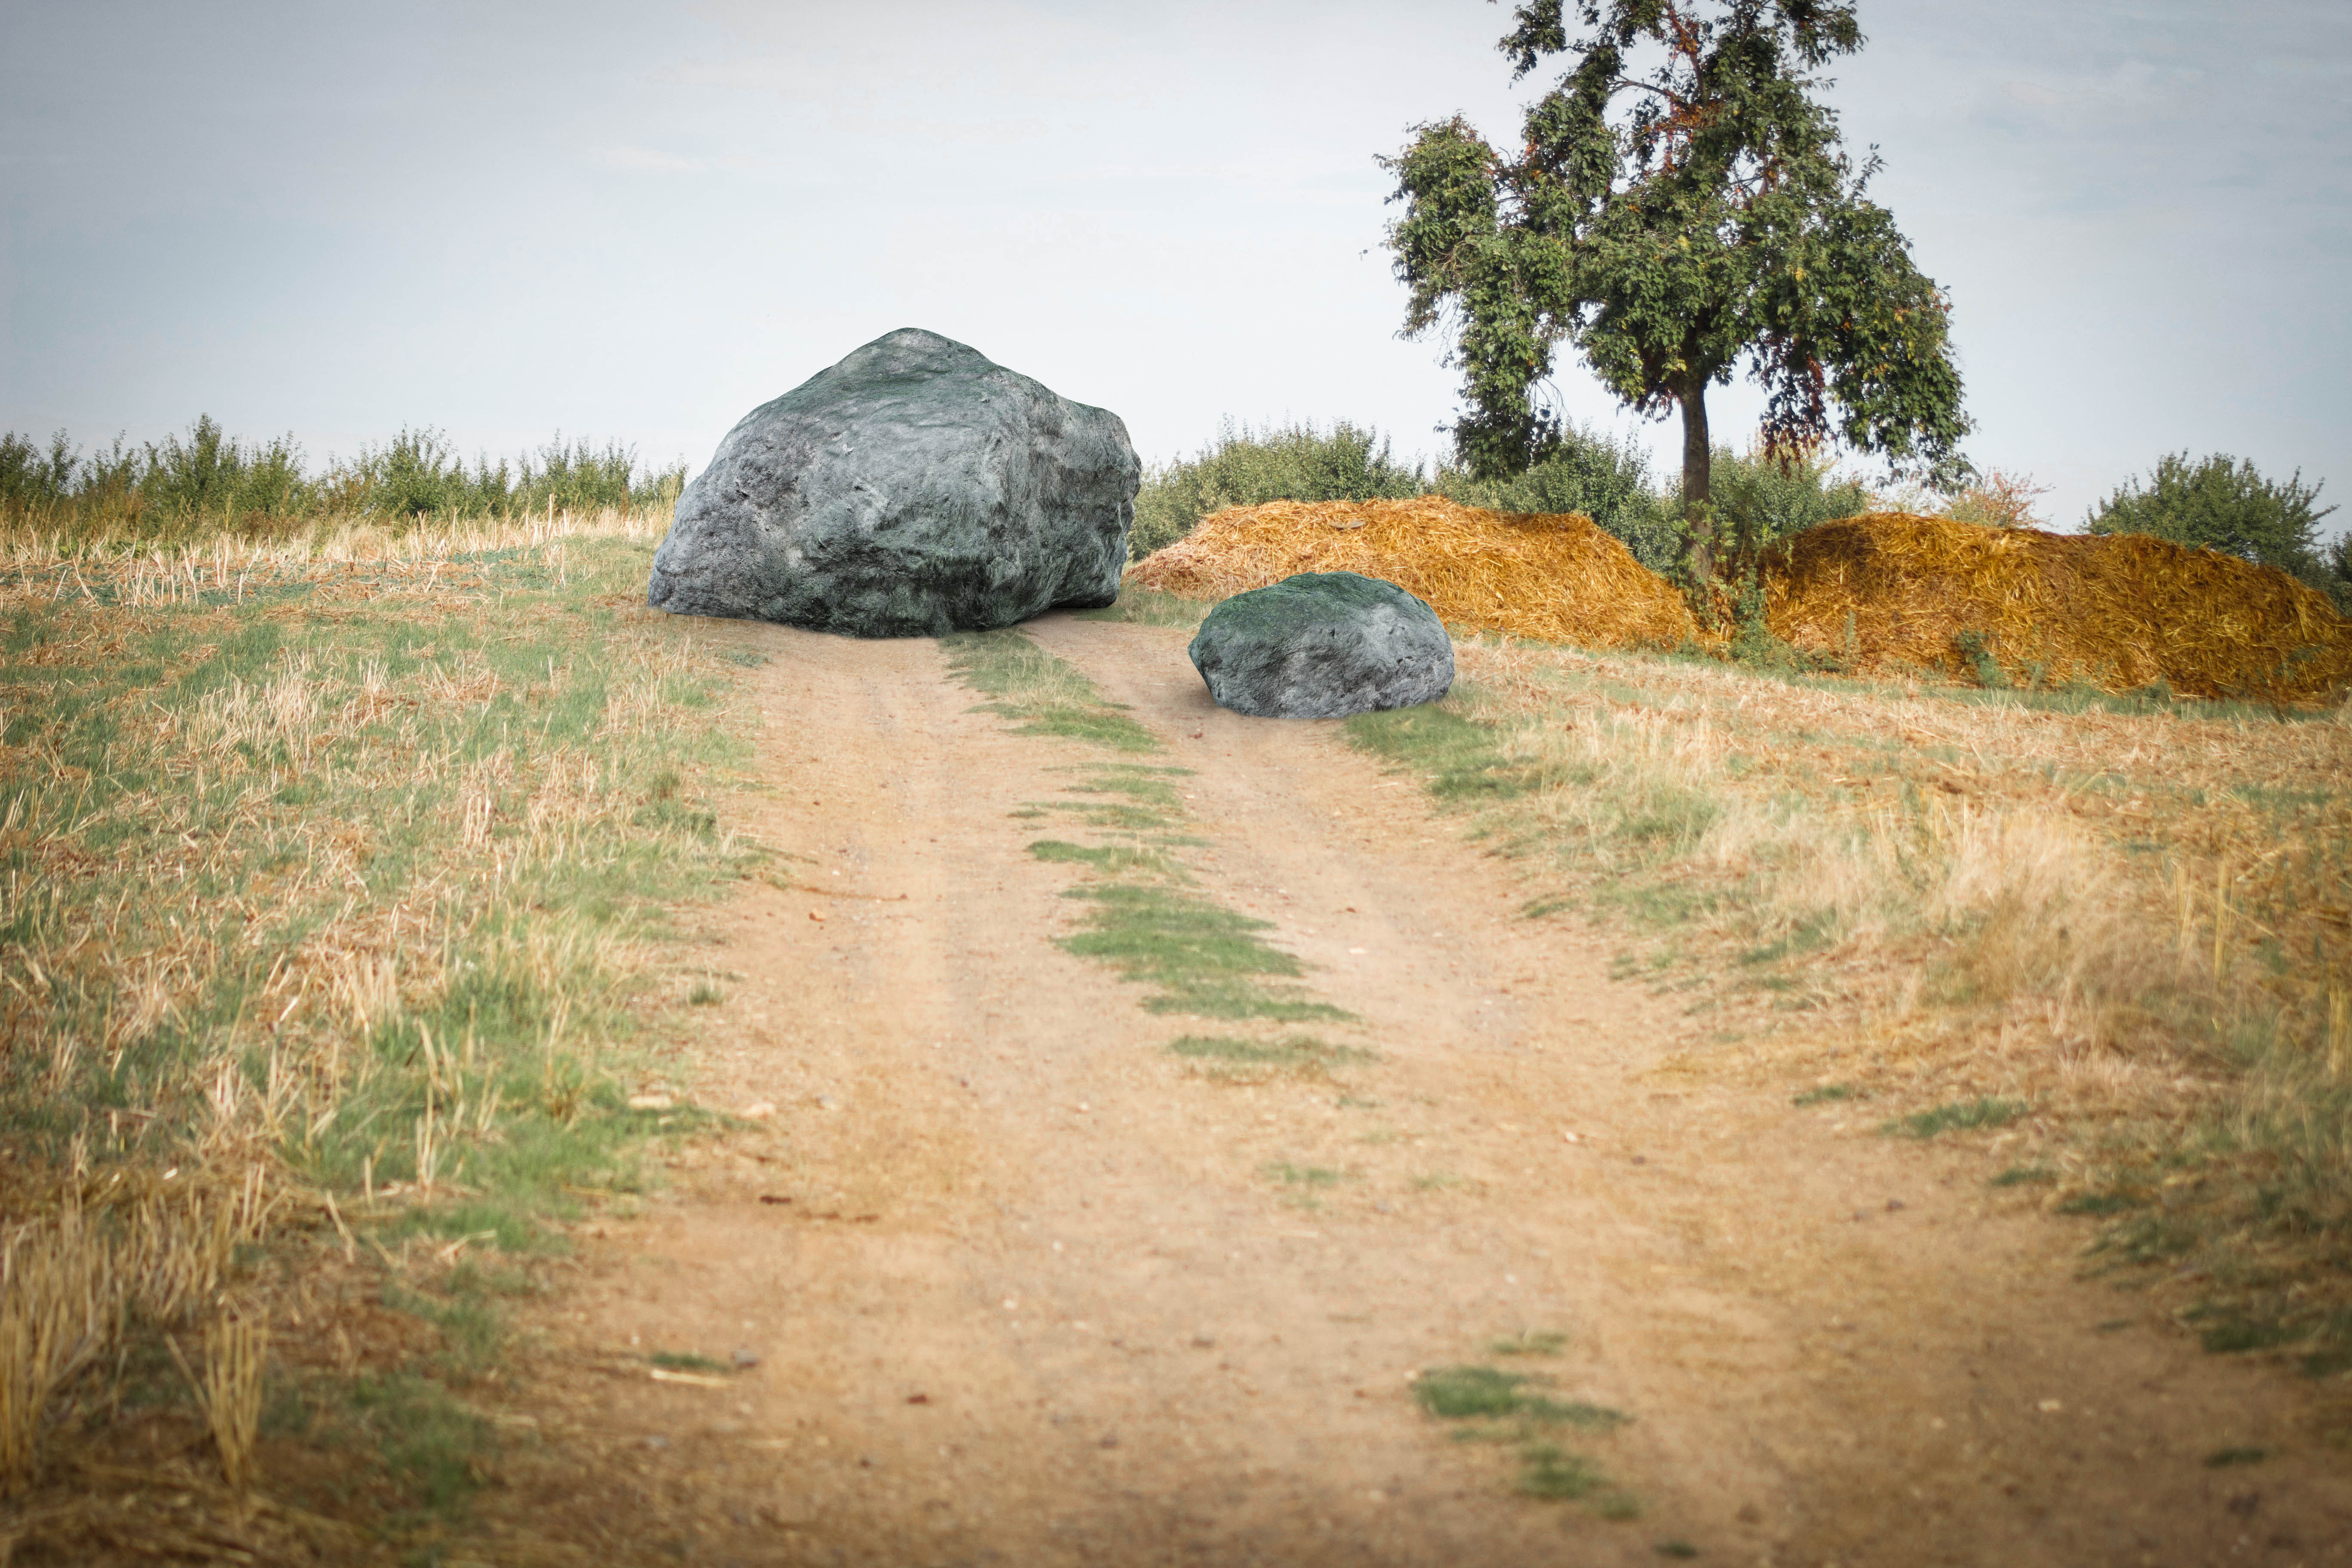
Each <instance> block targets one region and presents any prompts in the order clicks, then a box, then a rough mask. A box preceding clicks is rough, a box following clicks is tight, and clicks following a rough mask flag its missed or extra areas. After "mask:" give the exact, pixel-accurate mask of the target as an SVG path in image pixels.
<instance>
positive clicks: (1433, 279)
mask: <svg viewBox="0 0 2352 1568" xmlns="http://www.w3.org/2000/svg"><path fill="white" fill-rule="evenodd" d="M1567 9H1568V6H1567V3H1566V0H1528V3H1526V4H1522V5H1519V6H1518V7H1517V10H1516V11H1515V12H1514V14H1513V16H1514V20H1515V21H1516V22H1517V26H1516V27H1515V28H1514V29H1513V30H1512V31H1511V33H1510V34H1509V35H1508V36H1507V37H1505V38H1504V39H1503V40H1502V44H1501V48H1502V51H1503V53H1504V55H1505V56H1507V58H1509V59H1510V61H1511V63H1512V67H1513V76H1512V79H1513V80H1515V81H1516V80H1518V79H1521V78H1523V77H1525V76H1526V75H1527V74H1528V72H1530V71H1532V70H1534V69H1535V68H1536V66H1537V64H1538V62H1539V61H1540V60H1541V59H1542V58H1544V57H1545V56H1547V55H1553V54H1559V53H1570V54H1572V55H1573V56H1574V58H1575V66H1574V68H1573V69H1571V70H1570V72H1569V73H1568V74H1567V75H1566V76H1565V77H1564V78H1563V79H1561V81H1560V83H1559V86H1558V87H1556V88H1554V89H1552V90H1551V91H1549V92H1548V93H1546V94H1545V95H1544V96H1543V98H1542V99H1541V100H1538V102H1537V103H1536V104H1535V105H1534V106H1532V107H1531V108H1530V109H1529V110H1528V114H1527V124H1526V138H1525V149H1524V151H1523V152H1522V153H1520V155H1519V156H1517V158H1505V157H1504V156H1503V155H1502V154H1500V153H1497V152H1496V150H1495V149H1494V148H1492V147H1490V146H1488V145H1487V144H1486V142H1485V141H1483V140H1482V139H1481V138H1480V137H1479V135H1478V133H1477V132H1475V131H1474V130H1473V129H1472V128H1471V127H1470V125H1469V124H1468V122H1467V121H1464V120H1463V119H1461V118H1460V117H1459V116H1456V117H1455V118H1454V119H1452V120H1447V121H1439V122H1433V123H1425V124H1422V125H1417V126H1415V127H1413V132H1414V137H1413V140H1412V143H1411V144H1410V145H1409V146H1407V147H1406V148H1405V150H1404V152H1403V153H1401V154H1400V155H1398V156H1397V157H1394V158H1384V159H1382V160H1381V164H1382V166H1383V167H1385V168H1387V169H1388V170H1390V171H1391V173H1393V174H1395V175H1396V177H1397V189H1396V192H1395V194H1394V195H1392V196H1391V198H1390V199H1391V201H1402V202H1403V203H1404V204H1405V216H1403V217H1402V219H1401V220H1399V221H1397V222H1396V223H1394V224H1392V225H1391V226H1390V228H1389V235H1388V244H1389V247H1390V249H1391V250H1392V251H1393V252H1394V253H1395V256H1396V270H1397V276H1398V278H1399V279H1401V280H1402V281H1403V282H1404V283H1405V284H1406V285H1407V286H1408V287H1409V288H1410V289H1411V290H1412V296H1411V300H1410V302H1409V304H1408V305H1407V307H1406V312H1405V334H1406V335H1407V336H1409V337H1412V336H1419V335H1421V334H1423V333H1424V332H1426V331H1430V330H1431V329H1433V328H1434V327H1436V326H1437V325H1439V323H1440V322H1441V321H1451V322H1452V324H1453V326H1454V350H1453V354H1452V360H1451V363H1456V364H1458V365H1460V366H1461V368H1462V370H1463V373H1464V375H1463V395H1464V400H1465V404H1466V405H1467V407H1466V408H1465V411H1464V412H1463V414H1462V416H1461V417H1460V418H1459V419H1458V420H1457V422H1456V424H1455V425H1454V445H1455V448H1456V451H1457V453H1458V455H1459V458H1460V459H1461V461H1462V462H1463V463H1464V464H1465V466H1467V467H1468V468H1470V469H1471V471H1472V472H1473V473H1474V474H1477V475H1479V476H1481V477H1494V476H1506V475H1509V474H1513V473H1517V472H1519V471H1522V470H1524V469H1525V468H1528V467H1529V466H1530V465H1531V464H1533V463H1535V462H1538V461H1539V460H1541V459H1542V458H1543V457H1544V455H1545V454H1546V452H1547V451H1549V449H1550V447H1552V446H1553V445H1554V444H1555V443H1557V442H1558V441H1559V437H1560V425H1559V419H1558V416H1556V415H1553V414H1551V413H1549V412H1547V411H1545V410H1544V409H1542V408H1540V407H1538V405H1537V403H1536V401H1535V394H1536V390H1537V388H1538V384H1540V383H1541V382H1543V381H1544V380H1545V379H1546V378H1547V377H1548V376H1549V374H1550V370H1551V360H1552V353H1553V350H1554V348H1555V347H1556V345H1558V344H1559V342H1562V341H1565V342H1568V343H1570V345H1571V346H1573V347H1574V348H1575V349H1576V350H1577V351H1578V352H1579V353H1581V354H1582V356H1583V357H1584V360H1585V363H1587V364H1588V365H1589V366H1590V367H1591V370H1592V372H1593V374H1595V375H1597V376H1598V377H1599V378H1600V379H1601V384H1603V385H1605V386H1607V387H1608V388H1609V390H1610V391H1611V392H1612V393H1614V394H1615V395H1617V396H1618V397H1619V398H1620V399H1622V401H1623V402H1625V403H1626V404H1628V405H1631V406H1632V407H1633V408H1634V409H1636V410H1637V411H1639V412H1641V413H1643V414H1646V415H1652V416H1659V417H1663V416H1665V415H1666V414H1667V413H1668V412H1669V411H1670V410H1672V409H1675V408H1677V407H1679V408H1680V410H1681V412H1682V416H1683V498H1684V504H1685V509H1686V518H1687V521H1688V532H1689V537H1688V543H1687V554H1686V558H1685V559H1686V562H1687V564H1688V566H1689V569H1690V571H1691V573H1692V575H1693V576H1694V577H1695V578H1696V580H1697V581H1699V582H1702V583H1704V582H1707V581H1711V580H1712V579H1713V576H1714V573H1715V561H1714V540H1713V531H1712V527H1711V523H1710V516H1711V511H1710V508H1709V506H1708V453H1709V444H1708V439H1707V423H1706V389H1707V387H1708V386H1709V385H1710V384H1727V383H1728V382H1729V381H1730V380H1731V377H1732V374H1733V372H1734V371H1735V370H1736V369H1737V368H1738V367H1739V365H1740V364H1741V363H1743V362H1745V363H1746V364H1747V365H1748V369H1749V371H1750V373H1751V374H1754V375H1756V376H1757V377H1758V378H1759V380H1761V381H1762V382H1763V384H1765V386H1766V387H1767V389H1768V390H1769V394H1770V403H1769V411H1768V413H1767V414H1766V416H1765V421H1764V438H1765V442H1766V445H1767V446H1768V447H1769V449H1770V450H1771V451H1772V452H1773V453H1774V454H1775V456H1776V457H1780V458H1795V457H1796V456H1798V455H1800V454H1803V453H1808V452H1810V451H1811V450H1813V449H1814V448H1815V447H1818V446H1819V445H1820V443H1821V442H1822V441H1823V440H1825V439H1827V438H1828V437H1832V435H1834V436H1836V437H1841V438H1843V440H1844V441H1845V442H1846V443H1847V444H1848V445H1850V446H1852V447H1855V448H1857V449H1860V450H1864V451H1870V452H1876V453H1880V454H1882V455H1884V456H1885V457H1887V458H1889V459H1890V460H1891V461H1893V462H1894V463H1895V465H1896V466H1897V467H1898V468H1908V469H1909V470H1910V471H1913V472H1916V473H1918V474H1920V475H1922V476H1923V477H1925V478H1927V480H1928V482H1930V483H1931V484H1937V485H1939V486H1942V485H1949V484H1952V483H1956V482H1957V481H1958V479H1961V478H1963V477H1964V476H1965V475H1966V474H1967V472H1968V467H1967V464H1966V461H1965V459H1963V458H1961V456H1960V454H1959V447H1958V444H1959V440H1960V437H1962V436H1963V435H1965V434H1966V433H1967V431H1968V428H1969V426H1968V421H1967V420H1966V419H1965V418H1964V417H1963V416H1962V414H1961V412H1960V377H1959V372H1958V369H1957V368H1956V367H1955V365H1954V364H1953V363H1952V356H1951V353H1950V348H1949V344H1948V321H1949V318H1950V304H1949V301H1948V300H1947V299H1946V298H1945V296H1944V294H1943V292H1942V291H1941V290H1940V289H1937V286H1936V285H1935V283H1934V282H1933V281H1932V280H1930V279H1927V278H1926V277H1923V276H1922V275H1921V274H1920V273H1919V272H1918V270H1917V269H1916V268H1914V267H1913V266H1912V264H1911V257H1910V245H1909V242H1908V241H1906V239H1905V238H1904V237H1903V236H1902V234H1901V233H1900V232H1899V231H1897V229H1896V228H1895V220H1894V217H1893V216H1891V215H1890V214H1889V213H1888V212H1887V211H1886V210H1885V208H1884V207H1881V206H1879V205H1876V204H1874V203H1873V202H1871V201H1870V200H1869V199H1868V198H1867V197H1866V195H1864V191H1865V187H1866V186H1867V185H1868V184H1869V181H1870V178H1871V176H1872V175H1873V174H1875V173H1876V172H1877V169H1878V160H1877V158H1876V157H1875V155H1874V156H1873V157H1872V158H1870V159H1869V160H1868V161H1867V162H1866V163H1864V165H1863V166H1862V167H1861V168H1860V169H1859V170H1857V169H1855V168H1854V167H1853V164H1852V163H1851V162H1850V161H1849V160H1848V158H1847V157H1846V155H1845V153H1844V152H1843V150H1842V146H1841V143H1840V141H1839V137H1838V128H1837V117H1836V115H1835V114H1834V113H1832V111H1831V110H1829V109H1827V108H1825V107H1824V106H1822V104H1820V103H1818V102H1816V101H1815V100H1813V98H1812V97H1811V89H1813V88H1814V87H1816V86H1819V85H1821V83H1820V82H1819V81H1818V80H1817V79H1816V78H1814V77H1813V76H1811V75H1810V74H1809V73H1811V72H1812V71H1814V70H1816V69H1818V68H1820V67H1821V66H1822V65H1823V64H1824V63H1826V62H1827V61H1829V60H1830V59H1832V58H1834V57H1835V56H1838V55H1841V54H1850V53H1852V52H1853V51H1854V50H1855V49H1858V48H1860V47H1861V46H1862V41H1863V40H1862V34H1861V32H1860V30H1859V28H1858V27H1857V26H1856V24H1855V21H1854V11H1853V5H1852V4H1850V3H1849V4H1839V3H1836V0H1580V4H1579V5H1577V6H1576V10H1577V14H1578V15H1579V16H1580V17H1581V20H1582V22H1583V25H1584V26H1585V27H1586V29H1588V36H1587V37H1583V38H1582V39H1580V40H1579V41H1577V42H1575V43H1573V44H1571V43H1570V41H1569V37H1568V33H1567V30H1566V20H1565V17H1566V14H1567ZM1832 405H1834V407H1835V410H1836V415H1835V417H1834V418H1832V412H1831V410H1832Z"/></svg>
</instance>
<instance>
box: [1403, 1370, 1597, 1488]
mask: <svg viewBox="0 0 2352 1568" xmlns="http://www.w3.org/2000/svg"><path fill="white" fill-rule="evenodd" d="M1549 1337H1551V1338H1555V1339H1558V1338H1559V1336H1549ZM1525 1342H1527V1341H1526V1338H1525V1336H1522V1337H1521V1339H1519V1340H1517V1341H1506V1342H1505V1343H1521V1344H1523V1343H1525ZM1557 1348H1558V1346H1557V1344H1555V1345H1554V1346H1553V1349H1554V1350H1556V1349H1557ZM1514 1353H1516V1352H1514ZM1541 1353H1546V1354H1549V1353H1552V1352H1551V1351H1546V1352H1541ZM1550 1383H1551V1380H1550V1379H1549V1378H1548V1377H1544V1376H1540V1375H1538V1374H1536V1373H1516V1372H1505V1371H1503V1370H1502V1369H1501V1368H1499V1367H1492V1366H1447V1367H1437V1368H1434V1369H1433V1370H1430V1371H1427V1372H1424V1373H1422V1374H1421V1375H1420V1376H1419V1377H1418V1378H1416V1379H1415V1380H1414V1381H1413V1385H1412V1394H1413V1400H1414V1403H1416V1404H1418V1405H1420V1406H1421V1407H1422V1409H1423V1410H1424V1411H1426V1412H1428V1413H1429V1414H1430V1415H1432V1416H1434V1417H1435V1418H1437V1419H1438V1420H1441V1421H1448V1422H1452V1423H1454V1432H1453V1436H1454V1438H1455V1440H1457V1441H1462V1442H1494V1443H1504V1444H1509V1445H1513V1446H1515V1447H1517V1452H1518V1458H1519V1463H1520V1471H1519V1480H1518V1489H1519V1491H1520V1492H1522V1493H1523V1494H1525V1495H1527V1496H1528V1497H1536V1498H1545V1499H1554V1500H1559V1499H1581V1498H1596V1499H1599V1500H1603V1501H1604V1502H1605V1504H1606V1506H1604V1507H1603V1508H1602V1509H1601V1511H1602V1512H1603V1513H1604V1515H1606V1516H1607V1517H1611V1518H1631V1517H1633V1513H1634V1512H1637V1511H1639V1510H1638V1509H1636V1508H1634V1507H1633V1501H1632V1499H1631V1498H1630V1497H1629V1496H1627V1494H1625V1493H1624V1492H1622V1490H1619V1489H1614V1488H1612V1487H1610V1486H1609V1485H1608V1478H1607V1477H1606V1475H1605V1474H1604V1473H1603V1472H1602V1470H1601V1467H1600V1465H1599V1464H1598V1463H1596V1462H1595V1461H1594V1460H1592V1459H1591V1458H1588V1457H1586V1456H1584V1455H1580V1454H1577V1453H1573V1452H1571V1451H1570V1450H1569V1449H1567V1448H1564V1447H1561V1446H1560V1444H1559V1441H1558V1439H1557V1436H1556V1434H1557V1433H1558V1431H1559V1428H1561V1427H1576V1428H1579V1429H1581V1430H1584V1431H1590V1432H1606V1431H1608V1430H1610V1429H1612V1428H1613V1427H1616V1426H1622V1425H1623V1423H1624V1422H1625V1420H1626V1417H1625V1415H1623V1414H1622V1412H1619V1411H1615V1410H1610V1409H1607V1408H1605V1407H1603V1406H1601V1405H1591V1404H1587V1403H1586V1402H1584V1401H1582V1400H1562V1399H1557V1398H1554V1397H1553V1396H1552V1395H1551V1394H1549V1392H1547V1390H1548V1389H1549V1385H1550Z"/></svg>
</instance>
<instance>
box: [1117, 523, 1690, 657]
mask: <svg viewBox="0 0 2352 1568" xmlns="http://www.w3.org/2000/svg"><path fill="white" fill-rule="evenodd" d="M1299 572H1355V573H1360V574H1363V575H1364V576H1367V577H1379V578H1383V579H1385V580H1387V581H1388V582H1391V583H1394V584H1397V586H1399V587H1401V588H1402V589H1404V590H1405V591H1406V592H1407V593H1410V594H1413V595H1418V596H1419V597H1420V598H1421V599H1422V600H1423V601H1424V602H1426V603H1427V604H1428V605H1429V606H1430V607H1431V608H1432V609H1433V610H1435V611H1436V612H1437V614H1438V616H1439V618H1440V619H1442V620H1444V622H1445V623H1446V624H1447V625H1448V626H1457V627H1460V628H1462V629H1463V630H1464V631H1494V632H1500V633H1502V634H1504V635H1506V636H1509V637H1536V638H1540V639H1542V640H1545V641H1549V642H1569V643H1576V644H1580V645H1581V646H1583V647H1681V646H1682V645H1683V644H1685V643H1686V642H1692V641H1695V640H1696V638H1697V636H1698V627H1697V626H1696V624H1695V623H1694V622H1693V621H1692V619H1691V616H1690V612H1689V610H1688V609H1687V608H1686V607H1685V605H1684V604H1683V602H1682V597H1681V595H1678V594H1676V593H1675V591H1674V590H1673V589H1672V588H1671V587H1669V586H1668V585H1667V584H1666V583H1665V581H1664V579H1662V578H1660V577H1659V576H1658V575H1657V574H1654V573H1653V572H1651V571H1649V570H1648V569H1647V568H1645V567H1643V565H1642V564H1641V563H1639V562H1637V561H1635V560H1634V559H1633V555H1632V554H1631V553H1630V552H1627V550H1626V549H1625V546H1624V545H1623V544H1622V543H1620V542H1618V541H1617V540H1616V539H1614V538H1612V537H1611V536H1610V535H1608V534H1606V533H1603V532H1602V531H1601V530H1600V529H1599V528H1597V527H1595V526H1594V525H1593V523H1592V521H1591V519H1590V518H1586V517H1579V516H1572V515H1571V516H1533V515H1528V514H1523V513H1517V512H1500V511H1485V510H1479V509H1478V508H1475V507H1465V506H1457V505H1455V504H1454V502H1452V501H1450V500H1445V499H1444V497H1442V496H1417V497H1415V498H1413V499H1412V500H1371V501H1324V502H1319V503H1316V504H1313V505H1309V504H1307V503H1304V502H1300V501H1273V502H1269V503H1267V504H1266V505H1264V506H1251V507H1229V508H1227V509H1226V510H1223V511H1220V512H1216V513H1214V514H1213V515H1211V516H1209V517H1206V518H1203V519H1202V521H1201V522H1200V525H1199V526H1198V527H1197V528H1195V529H1194V530H1193V531H1192V533H1191V534H1189V535H1187V536H1186V537H1185V538H1183V539H1181V540H1179V541H1178V542H1175V543H1173V544H1171V545H1170V546H1168V547H1167V548H1166V549H1164V550H1161V551H1160V552H1156V553H1154V554H1152V555H1150V556H1147V557H1146V558H1145V559H1144V560H1142V561H1140V562H1139V563H1136V564H1135V565H1134V566H1132V567H1130V568H1129V571H1128V574H1127V582H1128V584H1129V585H1131V586H1134V587H1138V588H1152V589H1158V590H1160V591H1162V592H1165V593H1171V594H1178V595H1183V596H1184V597H1186V598H1195V599H1203V598H1207V599H1222V598H1225V597H1228V596H1230V595H1234V594H1238V593H1243V592H1244V591H1246V590H1248V589H1252V588H1263V587H1265V586H1266V585H1267V584H1271V583H1278V582H1280V581H1282V579H1284V578H1285V577H1287V576H1290V575H1292V574H1294V573H1299Z"/></svg>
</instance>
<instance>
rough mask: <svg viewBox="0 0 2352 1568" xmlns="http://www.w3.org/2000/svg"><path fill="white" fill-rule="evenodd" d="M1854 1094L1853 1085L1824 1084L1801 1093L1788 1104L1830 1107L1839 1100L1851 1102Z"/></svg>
mask: <svg viewBox="0 0 2352 1568" xmlns="http://www.w3.org/2000/svg"><path fill="white" fill-rule="evenodd" d="M1855 1093H1856V1091H1855V1089H1854V1087H1853V1085H1852V1084H1850V1083H1825V1084H1822V1085H1820V1086H1818V1087H1816V1088H1813V1089H1806V1090H1805V1091H1803V1092H1802V1093H1801V1094H1799V1095H1797V1096H1795V1097H1794V1098H1793V1099H1791V1100H1790V1101H1789V1103H1790V1104H1791V1105H1831V1104H1834V1103H1836V1102H1838V1101H1840V1100H1852V1099H1853V1098H1854V1096H1855Z"/></svg>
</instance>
